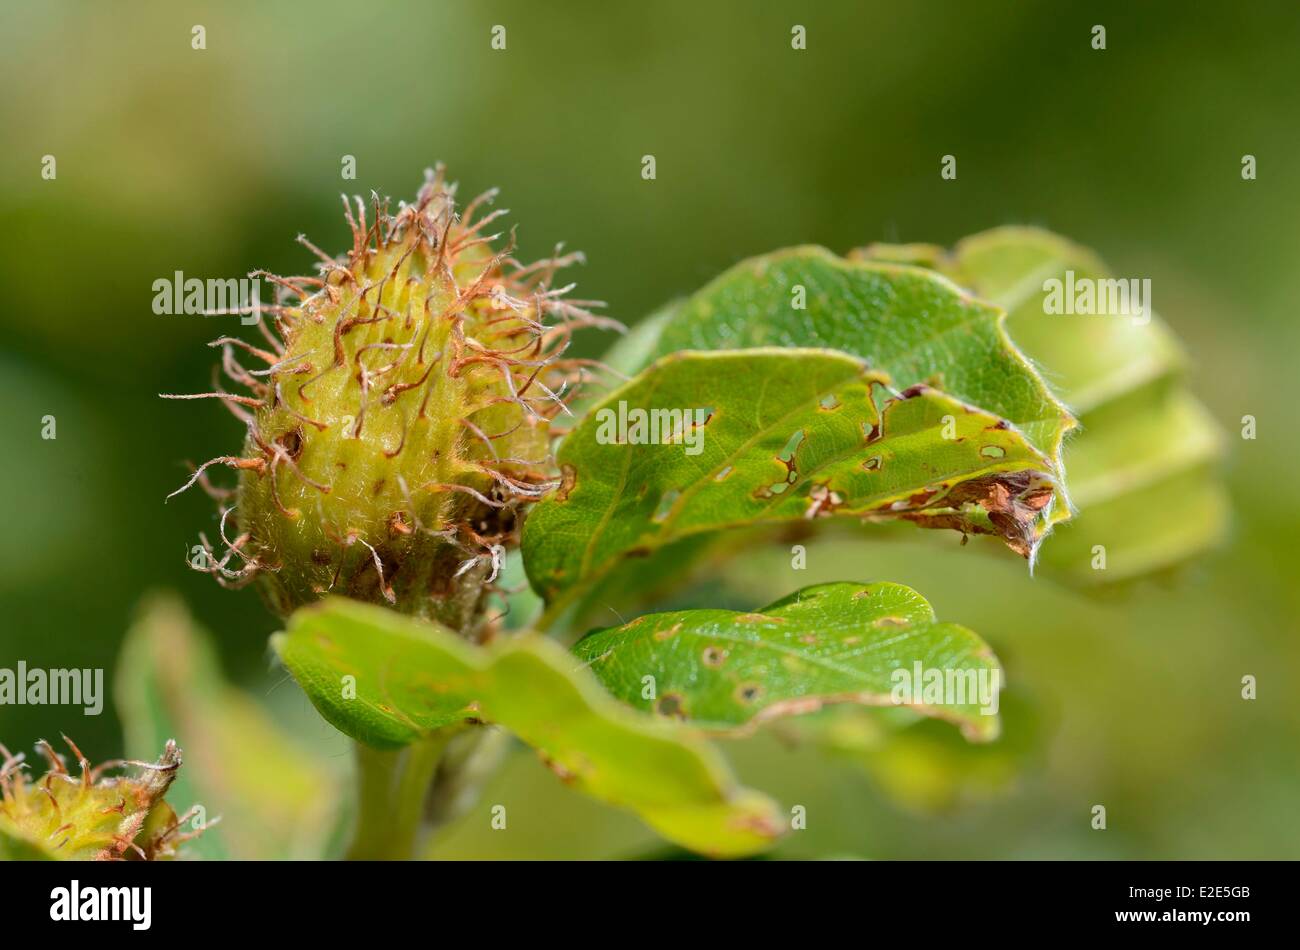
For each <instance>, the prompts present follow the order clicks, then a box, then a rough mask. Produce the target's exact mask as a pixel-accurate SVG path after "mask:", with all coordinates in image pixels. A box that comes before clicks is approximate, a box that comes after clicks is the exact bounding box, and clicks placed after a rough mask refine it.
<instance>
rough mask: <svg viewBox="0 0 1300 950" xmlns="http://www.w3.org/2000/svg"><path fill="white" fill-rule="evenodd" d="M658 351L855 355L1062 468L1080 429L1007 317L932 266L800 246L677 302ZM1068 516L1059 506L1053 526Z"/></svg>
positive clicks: (747, 265)
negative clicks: (983, 418) (1066, 440)
mask: <svg viewBox="0 0 1300 950" xmlns="http://www.w3.org/2000/svg"><path fill="white" fill-rule="evenodd" d="M665 319H666V322H665V324H664V327H663V330H662V332H661V333H660V334H659V337H658V344H657V347H656V350H655V354H656V355H658V356H664V355H667V354H669V353H672V352H675V351H677V350H736V349H747V348H750V347H815V348H825V349H831V350H839V351H841V352H844V353H850V354H852V355H854V356H857V357H859V358H860V359H863V360H865V361H866V362H867V365H869V366H870V367H871V368H872V369H875V370H879V371H881V372H884V373H886V374H888V375H889V376H890V378H891V379H892V380H893V382H894V385H895V386H896V387H898V388H899V389H904V388H907V387H909V386H913V385H915V384H917V383H925V384H926V385H929V386H932V387H934V388H935V389H939V390H942V391H943V392H945V393H947V394H948V395H950V396H953V397H954V398H956V399H959V400H961V401H962V402H965V403H969V404H970V405H972V406H979V407H980V408H981V409H984V410H985V411H986V412H989V413H992V414H994V415H996V416H998V417H1000V418H1003V419H1006V420H1008V421H1009V422H1010V423H1011V424H1012V425H1014V426H1015V427H1016V428H1018V429H1019V430H1020V431H1022V432H1023V433H1024V434H1025V436H1026V438H1028V439H1029V441H1030V443H1031V444H1032V445H1034V446H1035V447H1036V448H1037V449H1038V450H1039V452H1041V453H1042V454H1043V455H1045V456H1047V457H1048V458H1050V459H1052V460H1053V462H1059V460H1060V451H1061V442H1062V438H1063V436H1064V434H1065V433H1066V432H1067V431H1068V430H1069V429H1070V428H1072V427H1073V425H1074V420H1073V418H1072V417H1071V416H1070V414H1069V412H1068V411H1067V410H1066V408H1065V406H1063V405H1062V404H1061V402H1060V401H1059V400H1058V399H1057V398H1056V397H1055V396H1054V395H1053V394H1052V392H1051V390H1050V389H1049V388H1048V386H1047V385H1046V384H1045V383H1044V381H1043V379H1042V378H1041V377H1040V376H1039V374H1038V372H1037V371H1036V370H1035V369H1034V367H1033V366H1032V365H1031V364H1030V362H1029V361H1028V360H1027V359H1026V358H1025V356H1024V354H1022V353H1021V352H1020V351H1019V350H1018V349H1017V348H1016V347H1015V345H1014V344H1013V343H1012V342H1011V340H1010V339H1009V338H1008V336H1007V334H1006V331H1005V330H1004V328H1003V325H1002V324H1003V320H1004V319H1005V315H1004V314H1003V312H1002V311H1001V310H1000V309H999V308H997V307H995V306H992V305H990V304H988V303H985V302H983V301H981V300H978V299H976V298H974V297H972V296H971V295H970V294H968V293H966V292H965V291H964V290H962V289H961V288H960V287H958V286H957V285H956V284H954V283H952V282H951V281H949V280H947V279H945V278H944V277H942V276H940V275H937V274H935V273H934V272H933V271H929V270H926V269H923V268H918V267H912V266H909V265H906V264H897V263H892V262H871V261H858V260H848V259H845V258H842V257H838V256H836V255H834V254H832V253H831V252H830V251H827V250H826V249H824V248H820V247H794V248H788V249H786V250H781V251H776V252H774V253H772V254H767V255H764V256H761V257H756V258H752V259H751V260H747V261H743V262H742V263H740V264H737V265H736V266H735V267H733V268H732V269H731V270H729V271H727V272H726V273H724V274H722V275H721V276H720V277H718V278H717V279H715V280H714V281H713V282H712V283H710V284H709V285H708V286H706V287H704V288H703V289H702V290H700V291H698V292H696V293H695V294H694V295H693V296H691V297H690V298H688V299H686V300H685V301H682V302H681V303H680V304H679V305H676V306H675V307H674V308H673V310H672V311H671V316H670V317H668V318H665ZM1065 517H1068V505H1066V504H1059V505H1056V506H1055V509H1054V513H1053V514H1052V520H1053V521H1057V520H1061V519H1063V518H1065Z"/></svg>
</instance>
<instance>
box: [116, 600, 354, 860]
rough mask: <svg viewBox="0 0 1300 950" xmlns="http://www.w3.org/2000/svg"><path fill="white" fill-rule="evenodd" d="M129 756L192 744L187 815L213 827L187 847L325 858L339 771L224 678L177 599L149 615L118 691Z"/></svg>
mask: <svg viewBox="0 0 1300 950" xmlns="http://www.w3.org/2000/svg"><path fill="white" fill-rule="evenodd" d="M114 698H115V699H116V702H117V708H118V712H119V714H120V715H121V716H122V720H123V724H124V728H125V731H126V747H127V754H128V755H132V756H137V757H138V756H142V755H143V754H144V750H148V749H151V748H160V747H161V744H162V743H164V742H166V741H167V739H169V738H177V737H184V741H185V744H184V746H183V748H184V751H185V767H184V768H183V769H181V770H180V772H179V774H178V775H177V777H176V781H175V783H174V784H173V786H172V790H171V795H170V797H171V800H172V801H173V803H174V804H175V805H176V806H177V807H178V808H179V809H181V810H188V809H189V808H191V807H192V806H194V805H200V806H202V808H203V813H202V815H201V816H200V820H202V819H203V818H206V820H208V821H214V820H215V819H217V818H220V819H221V820H220V822H215V821H214V823H213V825H212V827H211V828H208V829H207V830H206V831H205V832H204V833H203V834H202V835H200V836H199V837H198V838H197V839H195V840H194V841H192V842H190V843H189V844H188V845H186V847H185V851H186V853H189V854H193V855H195V856H199V857H209V858H239V859H268V858H314V857H320V856H321V855H322V854H323V853H324V847H325V843H326V841H327V840H328V839H329V836H330V832H331V829H332V828H333V823H334V821H335V820H336V817H335V816H336V809H337V807H338V802H339V799H340V797H341V795H340V781H339V776H338V775H337V774H336V770H333V769H330V768H328V767H327V765H326V763H324V762H322V761H320V760H318V759H317V758H316V757H315V756H314V755H313V754H312V753H311V752H310V751H309V750H307V749H304V748H303V747H302V746H301V745H300V744H299V743H297V742H295V741H294V740H293V738H292V737H291V736H288V735H286V734H285V731H284V730H283V729H282V728H281V727H279V726H278V725H277V724H276V723H275V721H274V720H273V719H272V718H271V717H270V716H269V715H268V713H267V711H266V709H265V708H264V707H263V706H262V705H260V704H259V703H258V702H257V701H256V700H255V699H254V697H253V696H251V695H248V694H246V693H244V692H243V691H242V690H240V689H237V688H235V687H233V686H231V685H229V684H228V683H227V682H226V681H225V680H224V679H223V678H222V675H221V670H220V667H219V665H218V662H217V657H216V654H215V652H214V650H213V646H212V643H211V640H210V638H209V636H208V634H207V633H206V632H204V631H203V630H201V629H199V628H198V627H196V626H195V625H194V623H193V621H192V620H191V619H190V617H189V615H188V614H187V613H186V611H185V608H184V606H182V605H181V604H180V603H179V602H178V601H177V600H176V598H175V597H173V596H166V595H155V596H153V597H151V598H149V599H148V600H146V601H145V602H144V603H143V604H142V605H141V608H140V612H139V615H138V618H137V619H136V622H135V624H134V625H133V626H132V628H131V630H130V632H129V633H128V634H127V638H126V642H125V644H124V645H123V648H122V656H121V662H120V664H119V666H118V670H117V678H116V683H115V689H114Z"/></svg>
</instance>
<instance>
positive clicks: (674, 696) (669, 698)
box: [655, 693, 686, 719]
mask: <svg viewBox="0 0 1300 950" xmlns="http://www.w3.org/2000/svg"><path fill="white" fill-rule="evenodd" d="M655 712H656V713H658V714H659V715H661V716H667V717H668V718H670V719H685V718H686V700H684V699H683V698H682V695H681V693H664V694H663V695H662V696H660V697H659V699H658V700H657V701H656V702H655Z"/></svg>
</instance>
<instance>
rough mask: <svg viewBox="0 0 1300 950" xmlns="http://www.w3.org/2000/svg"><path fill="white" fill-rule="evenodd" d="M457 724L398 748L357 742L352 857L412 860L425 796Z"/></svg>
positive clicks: (421, 823)
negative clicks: (355, 818) (386, 747)
mask: <svg viewBox="0 0 1300 950" xmlns="http://www.w3.org/2000/svg"><path fill="white" fill-rule="evenodd" d="M455 731H456V729H454V728H450V729H442V730H438V731H437V732H434V733H433V734H432V735H430V736H428V737H427V738H425V739H422V740H420V741H419V742H413V743H412V744H411V745H408V746H406V747H404V748H401V749H397V750H380V749H372V748H370V747H369V746H367V745H364V744H362V743H360V742H358V743H354V746H355V748H356V759H357V791H358V796H357V797H358V802H357V821H356V826H355V828H354V829H353V836H352V844H351V846H350V847H349V848H348V855H347V856H348V858H349V859H350V860H361V861H375V860H389V861H408V860H410V859H411V858H413V857H414V856H415V854H416V846H417V838H419V836H420V832H421V831H422V828H423V815H424V797H425V793H426V792H427V791H428V788H429V785H430V783H431V782H432V781H433V776H434V773H435V772H436V771H437V769H438V761H439V759H441V757H442V752H443V750H444V749H445V748H446V746H447V742H448V740H450V739H451V736H452V735H453V734H454V732H455Z"/></svg>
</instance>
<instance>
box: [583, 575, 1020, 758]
mask: <svg viewBox="0 0 1300 950" xmlns="http://www.w3.org/2000/svg"><path fill="white" fill-rule="evenodd" d="M574 652H575V653H577V655H578V656H579V657H580V658H581V659H582V660H583V661H584V662H586V664H587V665H588V667H589V668H590V669H591V671H592V672H593V673H595V674H596V676H597V677H599V679H600V681H601V682H602V683H604V684H605V686H606V687H607V688H608V689H609V690H610V692H612V693H613V694H614V695H615V696H617V697H618V698H619V699H622V700H623V701H624V702H627V703H629V704H631V705H633V706H636V707H639V708H642V709H646V710H649V711H652V712H655V713H657V714H659V715H661V716H669V717H674V718H680V719H684V720H686V721H688V722H692V723H695V724H696V725H699V726H701V727H703V728H706V729H710V730H718V731H723V732H744V731H748V730H750V729H752V728H754V727H756V726H758V725H759V724H760V723H763V722H766V721H769V720H772V719H777V718H780V717H783V716H790V715H796V714H804V713H810V712H815V711H816V710H818V709H820V708H821V707H823V706H825V705H828V704H833V703H858V704H862V705H871V706H888V705H906V706H908V707H909V708H911V709H913V710H915V711H917V712H920V713H923V714H925V715H927V716H935V717H938V718H940V719H946V720H948V721H950V722H952V723H955V724H956V725H958V726H959V727H960V728H961V730H962V732H963V734H964V735H966V736H967V738H970V739H973V740H988V739H992V738H994V737H995V736H996V735H997V731H998V717H997V709H998V705H997V701H998V692H999V690H1000V688H1001V684H1002V670H1001V667H1000V666H999V665H998V661H997V658H996V657H995V656H994V655H993V651H992V650H991V649H990V648H989V646H988V644H986V643H985V642H984V641H983V640H981V639H980V638H979V637H978V636H976V635H975V634H974V633H972V632H971V631H970V630H967V629H966V628H965V627H961V626H958V625H957V624H953V623H941V622H940V621H938V620H937V619H936V618H935V615H934V610H933V609H932V608H931V607H930V604H929V603H928V602H927V601H926V600H925V598H924V597H922V596H921V595H920V594H918V593H917V592H916V591H914V590H912V589H911V588H909V587H904V586H903V585H901V584H889V583H880V584H850V583H836V584H820V585H817V586H815V587H807V588H804V589H803V590H800V591H798V592H797V593H794V594H791V595H790V596H788V597H785V598H782V599H781V600H778V601H777V602H776V603H774V604H770V605H769V606H767V607H764V608H763V609H761V610H757V611H753V612H751V613H739V612H737V611H733V610H680V611H673V612H670V613H659V614H647V615H645V616H642V617H638V618H637V619H636V620H634V621H632V622H631V623H628V624H625V625H623V626H619V627H608V628H605V629H603V630H596V631H593V632H592V633H590V634H588V635H587V636H586V637H584V638H583V639H582V640H580V641H578V643H577V645H576V646H575V647H574ZM647 677H649V679H647ZM647 684H650V685H651V686H652V687H653V689H652V690H650V689H648V688H647ZM904 687H906V689H904ZM945 687H946V688H945Z"/></svg>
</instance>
